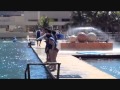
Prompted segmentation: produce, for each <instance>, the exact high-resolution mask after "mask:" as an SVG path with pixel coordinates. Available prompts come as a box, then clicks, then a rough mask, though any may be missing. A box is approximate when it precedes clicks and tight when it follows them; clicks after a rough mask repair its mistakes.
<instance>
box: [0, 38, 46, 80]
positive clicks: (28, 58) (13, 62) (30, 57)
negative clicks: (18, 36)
mask: <svg viewBox="0 0 120 90" xmlns="http://www.w3.org/2000/svg"><path fill="white" fill-rule="evenodd" d="M28 63H42V62H41V61H40V60H39V58H38V57H37V56H36V54H35V53H34V52H33V50H32V48H29V47H28V46H27V41H23V40H19V41H17V42H13V41H10V40H0V79H24V78H25V76H24V72H25V69H26V65H27V64H28ZM30 70H31V72H30V73H31V78H32V79H46V78H47V77H48V73H47V71H46V70H45V68H44V66H31V67H30Z"/></svg>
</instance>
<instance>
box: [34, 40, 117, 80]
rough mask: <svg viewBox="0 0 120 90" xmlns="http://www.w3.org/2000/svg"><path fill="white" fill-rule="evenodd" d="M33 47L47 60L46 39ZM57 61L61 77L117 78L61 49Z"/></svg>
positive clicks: (42, 58) (43, 59)
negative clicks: (62, 51) (59, 64)
mask: <svg viewBox="0 0 120 90" xmlns="http://www.w3.org/2000/svg"><path fill="white" fill-rule="evenodd" d="M32 48H33V49H34V51H35V52H36V53H37V54H38V56H39V58H40V59H41V60H42V62H45V61H46V55H45V52H44V48H45V42H44V40H43V41H42V43H41V46H40V47H37V46H36V45H35V46H32ZM57 62H59V63H61V66H60V79H116V78H115V77H113V76H111V75H109V74H107V73H105V72H103V71H100V70H99V69H97V68H96V67H93V66H92V65H90V64H88V63H86V62H85V61H84V60H80V59H78V58H76V57H74V56H72V55H70V54H64V53H61V50H60V51H59V53H58V56H57ZM51 73H52V74H53V75H56V73H57V72H56V71H54V72H51Z"/></svg>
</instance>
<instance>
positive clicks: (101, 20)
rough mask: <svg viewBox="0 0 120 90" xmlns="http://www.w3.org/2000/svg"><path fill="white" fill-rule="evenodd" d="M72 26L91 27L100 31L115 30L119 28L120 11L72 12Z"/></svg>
mask: <svg viewBox="0 0 120 90" xmlns="http://www.w3.org/2000/svg"><path fill="white" fill-rule="evenodd" d="M71 19H72V25H73V26H85V25H91V26H96V27H101V28H102V29H104V30H105V29H109V30H115V29H114V27H116V26H117V27H119V26H120V11H73V12H72V14H71Z"/></svg>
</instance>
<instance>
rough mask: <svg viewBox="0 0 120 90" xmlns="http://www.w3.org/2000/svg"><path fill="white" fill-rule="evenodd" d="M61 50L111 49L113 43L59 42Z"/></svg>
mask: <svg viewBox="0 0 120 90" xmlns="http://www.w3.org/2000/svg"><path fill="white" fill-rule="evenodd" d="M60 49H61V50H112V49H113V43H104V42H94V43H92V42H91V43H60Z"/></svg>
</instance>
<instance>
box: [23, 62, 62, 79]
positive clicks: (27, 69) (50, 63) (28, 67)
mask: <svg viewBox="0 0 120 90" xmlns="http://www.w3.org/2000/svg"><path fill="white" fill-rule="evenodd" d="M53 64H57V65H58V69H57V77H56V79H59V74H60V65H61V63H56V62H47V63H29V64H27V66H26V69H25V79H27V72H28V79H30V65H43V66H46V65H53ZM46 69H47V68H46ZM47 70H48V69H47ZM50 74H51V73H50ZM51 76H52V75H51ZM52 78H55V77H53V76H52Z"/></svg>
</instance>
